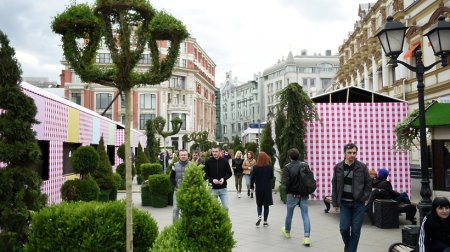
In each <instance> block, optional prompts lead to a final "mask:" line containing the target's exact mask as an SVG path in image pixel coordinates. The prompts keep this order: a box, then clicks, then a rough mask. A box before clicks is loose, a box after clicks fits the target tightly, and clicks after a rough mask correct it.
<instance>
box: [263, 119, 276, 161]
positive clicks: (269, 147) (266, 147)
mask: <svg viewBox="0 0 450 252" xmlns="http://www.w3.org/2000/svg"><path fill="white" fill-rule="evenodd" d="M271 125H272V123H271V122H270V121H269V122H267V124H266V127H265V128H264V129H263V131H262V132H261V151H264V152H265V153H266V154H267V155H269V157H270V158H271V159H272V165H273V164H275V154H276V153H275V148H274V147H273V146H274V145H275V142H274V141H273V138H272V126H271Z"/></svg>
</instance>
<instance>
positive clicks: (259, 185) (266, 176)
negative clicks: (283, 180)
mask: <svg viewBox="0 0 450 252" xmlns="http://www.w3.org/2000/svg"><path fill="white" fill-rule="evenodd" d="M272 179H273V167H272V165H271V159H270V157H269V155H267V154H266V153H265V152H260V153H259V155H258V161H257V162H256V164H255V166H254V167H253V172H252V175H251V178H250V187H251V189H254V188H255V187H256V190H255V194H256V211H257V214H258V220H257V221H256V226H259V225H260V224H261V214H262V209H263V206H264V224H263V226H264V227H267V226H268V225H269V224H268V223H267V218H268V217H269V206H270V205H273V199H272Z"/></svg>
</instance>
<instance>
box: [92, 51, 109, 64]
mask: <svg viewBox="0 0 450 252" xmlns="http://www.w3.org/2000/svg"><path fill="white" fill-rule="evenodd" d="M95 62H97V63H112V60H111V54H109V53H97V56H96V57H95Z"/></svg>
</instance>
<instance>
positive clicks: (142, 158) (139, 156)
mask: <svg viewBox="0 0 450 252" xmlns="http://www.w3.org/2000/svg"><path fill="white" fill-rule="evenodd" d="M148 162H150V161H149V160H148V158H147V156H146V155H145V153H144V151H143V150H142V146H141V143H139V145H138V148H137V151H136V159H135V160H134V165H135V166H136V174H137V175H141V171H142V170H141V164H144V163H148Z"/></svg>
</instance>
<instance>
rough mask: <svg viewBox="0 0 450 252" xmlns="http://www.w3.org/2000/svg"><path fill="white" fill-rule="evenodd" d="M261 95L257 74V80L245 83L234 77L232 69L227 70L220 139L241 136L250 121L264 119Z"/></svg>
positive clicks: (221, 100) (229, 140) (221, 102)
mask: <svg viewBox="0 0 450 252" xmlns="http://www.w3.org/2000/svg"><path fill="white" fill-rule="evenodd" d="M261 97H262V87H261V85H260V83H259V78H258V76H257V75H255V80H251V81H248V82H245V83H243V82H239V81H238V80H237V78H234V79H233V76H232V72H231V71H229V72H227V73H226V79H225V83H223V84H222V87H221V89H220V114H221V118H220V120H221V121H220V122H221V129H222V138H220V139H218V140H220V141H224V142H231V141H232V138H233V137H235V136H238V137H240V136H241V133H242V132H243V131H244V130H245V129H247V128H248V126H249V124H250V123H257V122H260V121H262V118H263V117H262V114H261V103H262V102H261Z"/></svg>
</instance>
